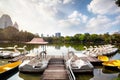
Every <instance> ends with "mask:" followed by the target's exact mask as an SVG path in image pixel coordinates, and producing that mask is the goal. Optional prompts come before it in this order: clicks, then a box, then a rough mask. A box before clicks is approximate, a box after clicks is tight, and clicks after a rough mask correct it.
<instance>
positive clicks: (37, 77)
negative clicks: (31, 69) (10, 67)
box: [19, 73, 42, 80]
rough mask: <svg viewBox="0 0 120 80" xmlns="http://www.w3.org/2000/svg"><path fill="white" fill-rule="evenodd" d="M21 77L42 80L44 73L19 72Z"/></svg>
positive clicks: (28, 79)
mask: <svg viewBox="0 0 120 80" xmlns="http://www.w3.org/2000/svg"><path fill="white" fill-rule="evenodd" d="M19 77H20V78H21V79H23V80H40V79H41V77H42V74H25V73H24V74H23V73H19Z"/></svg>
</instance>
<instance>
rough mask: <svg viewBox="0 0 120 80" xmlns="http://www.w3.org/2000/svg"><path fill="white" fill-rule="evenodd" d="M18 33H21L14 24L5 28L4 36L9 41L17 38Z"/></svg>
mask: <svg viewBox="0 0 120 80" xmlns="http://www.w3.org/2000/svg"><path fill="white" fill-rule="evenodd" d="M18 33H19V30H18V29H16V28H14V27H12V26H9V27H6V28H5V29H3V34H4V38H5V40H8V41H14V40H16V38H17V35H18Z"/></svg>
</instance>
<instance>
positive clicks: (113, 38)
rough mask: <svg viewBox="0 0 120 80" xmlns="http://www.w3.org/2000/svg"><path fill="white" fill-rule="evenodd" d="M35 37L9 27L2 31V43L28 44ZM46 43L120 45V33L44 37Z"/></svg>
mask: <svg viewBox="0 0 120 80" xmlns="http://www.w3.org/2000/svg"><path fill="white" fill-rule="evenodd" d="M34 37H39V35H35V34H33V33H30V32H27V31H22V30H21V31H19V30H18V29H16V28H14V27H12V26H9V27H6V28H4V29H0V42H28V41H30V40H32V39H33V38H34ZM43 38H44V40H45V41H48V42H49V43H60V44H61V43H74V44H78V43H80V44H83V43H98V44H104V43H113V44H116V43H120V33H114V34H111V35H110V34H109V33H105V34H89V33H84V34H75V35H74V36H65V37H63V36H61V37H43Z"/></svg>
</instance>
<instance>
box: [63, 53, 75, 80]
mask: <svg viewBox="0 0 120 80" xmlns="http://www.w3.org/2000/svg"><path fill="white" fill-rule="evenodd" d="M62 55H63V58H65V56H64V53H62ZM71 59H72V58H71ZM70 62H71V61H70ZM64 64H66V62H65V60H64ZM66 68H67V70H68V74H69V80H76V78H75V75H74V73H73V71H72V69H71V65H70V63H69V65H66Z"/></svg>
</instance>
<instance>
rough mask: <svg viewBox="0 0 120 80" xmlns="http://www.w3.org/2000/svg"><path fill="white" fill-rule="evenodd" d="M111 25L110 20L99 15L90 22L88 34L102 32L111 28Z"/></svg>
mask: <svg viewBox="0 0 120 80" xmlns="http://www.w3.org/2000/svg"><path fill="white" fill-rule="evenodd" d="M110 23H111V20H110V19H109V18H107V17H106V16H101V15H98V16H97V17H93V18H91V19H90V20H89V21H88V23H87V25H86V27H87V29H86V30H87V31H88V32H100V31H101V32H102V31H103V30H105V29H107V28H109V27H110V26H111V25H110Z"/></svg>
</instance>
